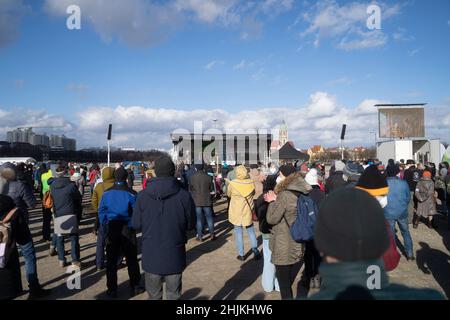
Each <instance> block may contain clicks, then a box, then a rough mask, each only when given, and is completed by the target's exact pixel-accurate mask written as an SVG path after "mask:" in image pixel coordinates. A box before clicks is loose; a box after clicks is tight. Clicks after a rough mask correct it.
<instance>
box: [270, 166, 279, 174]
mask: <svg viewBox="0 0 450 320" xmlns="http://www.w3.org/2000/svg"><path fill="white" fill-rule="evenodd" d="M269 172H270V174H275V173H277V168H275V167H271V168H270V169H269Z"/></svg>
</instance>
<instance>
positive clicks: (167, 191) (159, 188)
mask: <svg viewBox="0 0 450 320" xmlns="http://www.w3.org/2000/svg"><path fill="white" fill-rule="evenodd" d="M179 191H180V184H179V182H178V180H177V179H176V178H175V177H159V178H158V177H156V178H152V179H150V181H149V183H148V184H147V188H146V189H145V190H144V192H145V193H146V194H148V195H149V196H150V197H152V198H153V199H166V198H168V197H170V196H172V195H175V194H177V193H178V192H179Z"/></svg>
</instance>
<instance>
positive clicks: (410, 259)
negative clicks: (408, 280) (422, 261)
mask: <svg viewBox="0 0 450 320" xmlns="http://www.w3.org/2000/svg"><path fill="white" fill-rule="evenodd" d="M406 260H407V261H414V260H416V258H415V257H414V256H411V257H406Z"/></svg>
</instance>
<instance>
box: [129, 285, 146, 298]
mask: <svg viewBox="0 0 450 320" xmlns="http://www.w3.org/2000/svg"><path fill="white" fill-rule="evenodd" d="M144 292H145V289H144V288H143V287H141V286H131V287H130V298H133V297H135V296H137V295H140V294H141V293H144Z"/></svg>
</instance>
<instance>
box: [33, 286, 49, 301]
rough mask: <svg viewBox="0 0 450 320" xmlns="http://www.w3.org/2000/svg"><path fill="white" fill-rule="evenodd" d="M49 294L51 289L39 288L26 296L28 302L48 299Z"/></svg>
mask: <svg viewBox="0 0 450 320" xmlns="http://www.w3.org/2000/svg"><path fill="white" fill-rule="evenodd" d="M51 293H52V290H51V289H42V288H40V287H39V289H34V290H30V293H29V294H28V300H35V299H41V298H45V297H48V296H49V295H50V294H51Z"/></svg>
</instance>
